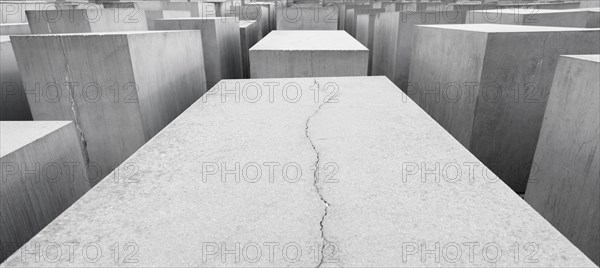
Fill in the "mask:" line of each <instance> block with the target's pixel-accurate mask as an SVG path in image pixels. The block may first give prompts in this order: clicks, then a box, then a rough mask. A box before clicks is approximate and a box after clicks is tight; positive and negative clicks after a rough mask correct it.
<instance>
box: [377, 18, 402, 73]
mask: <svg viewBox="0 0 600 268" xmlns="http://www.w3.org/2000/svg"><path fill="white" fill-rule="evenodd" d="M399 23H400V13H397V12H394V13H381V14H377V16H376V17H375V27H374V31H373V66H372V67H373V68H372V70H371V72H372V74H373V75H385V76H386V77H387V78H389V79H390V80H392V79H394V68H395V67H396V66H395V65H394V59H395V56H396V46H395V44H396V43H397V42H398V28H399V25H400V24H399Z"/></svg>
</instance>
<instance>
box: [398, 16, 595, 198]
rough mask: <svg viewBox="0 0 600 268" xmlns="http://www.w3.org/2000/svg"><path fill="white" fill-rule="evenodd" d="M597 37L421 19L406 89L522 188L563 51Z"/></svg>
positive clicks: (591, 32)
mask: <svg viewBox="0 0 600 268" xmlns="http://www.w3.org/2000/svg"><path fill="white" fill-rule="evenodd" d="M525 37H527V38H525ZM464 40H471V41H470V42H468V43H465V42H464ZM599 43H600V30H598V29H584V28H561V27H537V26H522V25H504V24H497V25H493V26H492V25H490V24H465V25H435V26H433V25H423V26H417V33H416V35H415V40H414V43H413V48H414V49H413V51H412V57H411V63H410V78H409V84H408V86H409V87H408V88H407V89H406V90H407V92H408V95H409V96H411V98H413V100H415V101H416V102H417V103H419V105H420V106H421V107H422V108H423V109H425V111H427V113H429V115H431V117H432V118H434V119H435V120H436V121H437V122H438V123H440V125H442V126H443V127H444V128H445V129H447V130H448V132H450V134H452V135H453V136H454V137H455V138H456V139H457V140H458V141H460V142H461V143H462V144H463V145H464V146H465V147H467V148H468V149H469V150H470V151H471V152H472V153H473V154H474V155H475V156H477V157H478V158H479V159H480V160H481V162H483V163H484V164H486V165H487V166H488V167H489V168H490V169H491V170H492V171H494V173H495V174H496V175H498V176H499V177H500V178H501V179H502V180H503V181H504V182H505V183H506V184H508V185H509V186H510V187H511V188H512V189H513V190H514V191H516V192H517V193H524V192H525V187H526V185H527V179H528V177H529V170H530V167H531V164H532V161H533V155H534V152H535V146H536V144H537V141H538V135H539V132H540V127H541V125H542V119H543V115H544V110H545V108H546V101H547V98H548V93H550V86H551V82H552V77H553V75H554V69H555V67H556V62H557V60H558V57H559V55H561V54H582V53H583V54H586V53H598V52H600V44H599ZM456 44H461V49H460V50H457V49H456ZM433 63H435V64H433Z"/></svg>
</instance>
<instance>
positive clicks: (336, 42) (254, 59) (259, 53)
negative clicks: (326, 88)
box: [250, 31, 369, 78]
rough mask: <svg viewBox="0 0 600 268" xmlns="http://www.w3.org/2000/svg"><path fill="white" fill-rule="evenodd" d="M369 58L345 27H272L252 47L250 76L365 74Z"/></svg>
mask: <svg viewBox="0 0 600 268" xmlns="http://www.w3.org/2000/svg"><path fill="white" fill-rule="evenodd" d="M368 60H369V50H368V49H367V48H366V47H364V46H363V45H362V44H360V43H359V42H358V41H356V39H354V38H352V36H350V35H349V34H348V33H346V32H344V31H273V32H271V33H270V34H269V35H267V36H266V37H264V38H263V39H262V40H260V41H259V42H258V43H257V44H256V45H254V46H253V47H252V48H250V77H252V78H273V77H275V78H276V77H312V76H358V75H366V74H367V67H368Z"/></svg>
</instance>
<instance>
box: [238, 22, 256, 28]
mask: <svg viewBox="0 0 600 268" xmlns="http://www.w3.org/2000/svg"><path fill="white" fill-rule="evenodd" d="M254 23H256V21H255V20H240V28H247V27H248V26H250V25H252V24H254Z"/></svg>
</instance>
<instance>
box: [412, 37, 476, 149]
mask: <svg viewBox="0 0 600 268" xmlns="http://www.w3.org/2000/svg"><path fill="white" fill-rule="evenodd" d="M464 40H471V42H469V43H465V42H464ZM486 42H487V34H485V33H478V32H467V31H462V32H457V31H447V30H444V29H436V28H427V27H417V29H416V32H415V35H414V43H413V47H414V48H415V49H413V50H412V56H411V64H410V76H409V79H408V81H409V82H408V84H407V85H406V87H405V88H402V90H403V91H404V92H406V93H407V95H408V96H410V97H411V99H413V100H414V101H415V102H417V103H418V104H419V106H421V108H423V109H424V110H425V111H426V112H427V113H428V114H429V115H430V116H431V117H432V118H433V119H434V120H436V121H437V122H438V123H439V124H440V125H441V126H442V127H444V128H445V129H446V130H447V131H448V132H450V134H451V135H452V136H454V138H456V139H457V140H458V141H459V142H460V143H461V144H462V145H463V146H465V147H467V148H469V146H470V140H471V135H472V128H473V117H474V112H475V102H476V100H477V95H478V94H479V93H478V90H477V87H476V85H478V84H479V82H480V74H481V70H482V68H483V63H484V56H485V51H486ZM454 44H463V46H464V48H463V49H460V50H457V49H456V47H455V46H454Z"/></svg>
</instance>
